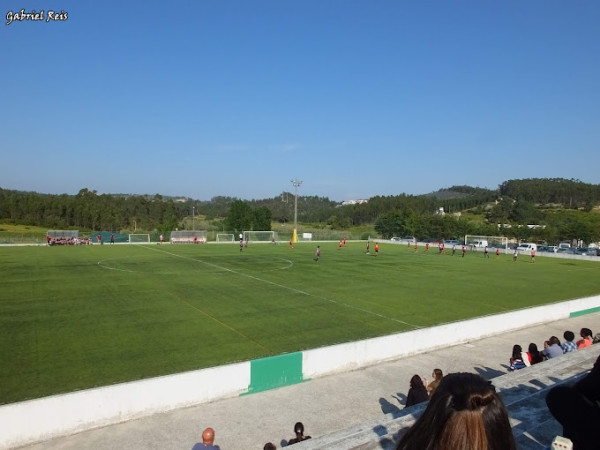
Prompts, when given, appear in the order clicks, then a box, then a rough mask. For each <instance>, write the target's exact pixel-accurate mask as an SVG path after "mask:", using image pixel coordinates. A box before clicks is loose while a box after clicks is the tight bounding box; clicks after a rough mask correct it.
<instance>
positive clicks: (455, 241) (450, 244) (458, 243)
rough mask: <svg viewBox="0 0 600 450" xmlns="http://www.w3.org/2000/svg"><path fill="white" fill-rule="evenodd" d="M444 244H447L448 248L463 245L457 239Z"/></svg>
mask: <svg viewBox="0 0 600 450" xmlns="http://www.w3.org/2000/svg"><path fill="white" fill-rule="evenodd" d="M444 244H446V246H452V245H462V242H460V241H458V240H456V239H448V240H447V241H444Z"/></svg>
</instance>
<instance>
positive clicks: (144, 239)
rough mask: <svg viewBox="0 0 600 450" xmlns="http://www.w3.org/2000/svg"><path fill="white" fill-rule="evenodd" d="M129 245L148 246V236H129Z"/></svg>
mask: <svg viewBox="0 0 600 450" xmlns="http://www.w3.org/2000/svg"><path fill="white" fill-rule="evenodd" d="M129 243H130V244H149V243H150V235H149V234H130V235H129Z"/></svg>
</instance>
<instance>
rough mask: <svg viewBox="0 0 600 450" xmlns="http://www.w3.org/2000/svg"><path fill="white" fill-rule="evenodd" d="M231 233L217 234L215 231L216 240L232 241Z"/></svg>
mask: <svg viewBox="0 0 600 450" xmlns="http://www.w3.org/2000/svg"><path fill="white" fill-rule="evenodd" d="M233 241H234V236H233V234H219V233H217V242H233Z"/></svg>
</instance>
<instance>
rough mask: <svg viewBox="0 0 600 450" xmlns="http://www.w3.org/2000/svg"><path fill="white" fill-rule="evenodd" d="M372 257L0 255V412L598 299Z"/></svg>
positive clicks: (571, 287) (302, 251)
mask: <svg viewBox="0 0 600 450" xmlns="http://www.w3.org/2000/svg"><path fill="white" fill-rule="evenodd" d="M317 244H318V245H320V246H321V250H322V251H321V258H320V260H319V261H315V260H314V254H315V249H316V246H317ZM373 247H374V244H373V243H371V253H370V254H366V252H365V243H364V242H362V243H359V242H350V243H348V244H347V246H346V247H343V248H338V243H337V242H335V243H331V242H322V243H300V244H296V245H295V248H293V249H290V248H289V247H288V245H287V243H285V244H283V243H280V244H278V245H274V244H251V245H250V246H249V247H248V248H246V249H244V250H243V251H242V252H240V250H239V245H238V244H237V243H233V244H208V245H169V244H164V245H156V244H151V245H150V244H149V245H114V246H111V245H102V246H100V245H93V246H77V247H47V246H39V247H1V248H0V268H1V273H2V277H1V278H0V308H1V309H0V360H1V361H2V364H1V365H0V404H5V403H11V402H15V401H20V400H25V399H29V398H37V397H42V396H46V395H50V394H56V393H62V392H69V391H74V390H78V389H85V388H91V387H95V386H102V385H108V384H113V383H118V382H124V381H131V380H137V379H141V378H148V377H154V376H159V375H165V374H171V373H177V372H182V371H187V370H194V369H200V368H206V367H211V366H216V365H222V364H227V363H231V362H236V361H244V360H250V359H256V358H261V357H266V356H271V355H278V354H282V353H287V352H294V351H298V350H304V349H309V348H315V347H321V346H325V345H331V344H335V343H340V342H348V341H354V340H359V339H365V338H370V337H375V336H382V335H387V334H391V333H396V332H401V331H407V330H413V329H416V328H422V327H429V326H433V325H437V324H441V323H446V322H451V321H457V320H462V319H467V318H471V317H477V316H482V315H487V314H495V313H501V312H505V311H509V310H514V309H519V308H524V307H528V306H536V305H542V304H547V303H553V302H557V301H563V300H568V299H573V298H579V297H586V296H590V295H596V294H599V293H600V283H599V282H598V279H599V277H598V275H599V272H600V264H598V263H594V262H589V261H573V260H564V259H553V258H544V257H540V256H538V258H537V261H536V262H535V263H531V262H530V260H529V257H528V256H524V255H522V256H520V257H519V260H518V261H516V262H513V261H512V256H510V255H501V256H500V257H496V256H495V255H491V256H490V258H489V259H484V257H483V254H482V253H475V252H468V253H467V255H466V257H465V258H461V256H460V252H457V254H456V255H455V256H452V255H451V253H447V254H445V255H439V254H438V252H437V249H431V250H430V251H429V253H425V251H424V249H422V248H419V251H418V252H417V253H415V252H414V250H413V249H412V248H410V249H409V248H407V246H405V245H394V244H386V243H384V244H380V251H379V255H378V256H375V255H374V248H373ZM440 339H443V336H440ZM509 351H510V349H507V352H509ZM507 355H508V353H507Z"/></svg>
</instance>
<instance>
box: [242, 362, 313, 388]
mask: <svg viewBox="0 0 600 450" xmlns="http://www.w3.org/2000/svg"><path fill="white" fill-rule="evenodd" d="M302 381H304V379H303V377H302V352H296V353H287V354H285V355H279V356H271V357H269V358H262V359H255V360H254V361H250V386H248V394H251V393H255V392H261V391H266V390H269V389H275V388H278V387H282V386H289V385H292V384H296V383H301V382H302Z"/></svg>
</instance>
